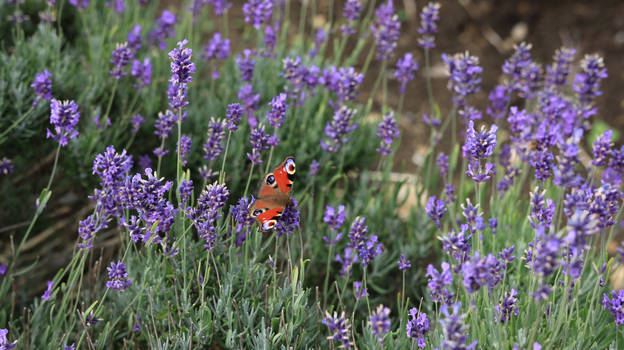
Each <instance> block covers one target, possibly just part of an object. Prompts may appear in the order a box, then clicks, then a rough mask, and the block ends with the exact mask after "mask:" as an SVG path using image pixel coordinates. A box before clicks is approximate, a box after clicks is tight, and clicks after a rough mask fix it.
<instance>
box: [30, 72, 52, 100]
mask: <svg viewBox="0 0 624 350" xmlns="http://www.w3.org/2000/svg"><path fill="white" fill-rule="evenodd" d="M51 78H52V73H50V72H48V70H47V69H44V70H43V72H42V73H37V74H35V80H34V81H33V83H32V84H30V87H31V88H33V90H35V95H36V96H35V100H34V101H33V103H32V105H33V106H36V105H37V103H39V100H46V101H50V100H51V99H52V79H51Z"/></svg>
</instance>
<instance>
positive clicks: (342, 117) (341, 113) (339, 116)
mask: <svg viewBox="0 0 624 350" xmlns="http://www.w3.org/2000/svg"><path fill="white" fill-rule="evenodd" d="M355 112H356V111H355V110H354V109H350V108H348V107H346V106H341V107H340V109H338V110H337V111H335V112H334V117H333V119H332V121H331V123H329V122H328V123H327V124H326V125H325V131H324V133H325V136H326V137H327V138H326V139H323V140H321V148H322V149H323V150H325V151H326V152H329V153H336V152H337V151H338V150H339V149H340V147H341V146H342V144H344V143H347V142H349V138H348V137H346V135H347V134H348V133H350V132H352V131H353V130H355V129H356V128H357V123H354V122H353V117H354V115H355Z"/></svg>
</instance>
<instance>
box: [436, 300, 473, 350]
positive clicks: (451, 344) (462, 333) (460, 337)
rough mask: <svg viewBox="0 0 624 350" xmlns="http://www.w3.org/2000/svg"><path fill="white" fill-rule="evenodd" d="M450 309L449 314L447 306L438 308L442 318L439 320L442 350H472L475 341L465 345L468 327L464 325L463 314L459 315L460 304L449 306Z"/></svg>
mask: <svg viewBox="0 0 624 350" xmlns="http://www.w3.org/2000/svg"><path fill="white" fill-rule="evenodd" d="M451 307H452V309H451V310H450V312H449V305H447V304H444V305H442V307H441V308H440V312H441V314H442V316H443V318H441V319H440V321H439V322H440V324H441V325H442V328H443V332H444V341H443V342H442V348H443V349H456V350H460V349H461V350H471V349H472V350H474V348H475V347H476V346H477V341H474V342H472V343H471V344H468V345H466V341H467V340H468V335H467V334H468V327H467V326H466V325H465V323H464V320H465V319H466V315H465V314H461V313H460V308H461V303H459V302H458V303H455V304H453V305H451Z"/></svg>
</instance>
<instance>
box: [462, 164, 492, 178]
mask: <svg viewBox="0 0 624 350" xmlns="http://www.w3.org/2000/svg"><path fill="white" fill-rule="evenodd" d="M495 170H496V169H495V168H494V164H492V163H485V165H484V167H483V168H482V167H481V165H480V163H479V162H478V161H472V162H470V163H468V170H466V175H468V176H470V178H472V179H473V180H474V182H476V183H481V182H485V181H487V180H489V179H490V178H491V177H492V175H494V172H495Z"/></svg>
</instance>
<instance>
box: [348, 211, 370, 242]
mask: <svg viewBox="0 0 624 350" xmlns="http://www.w3.org/2000/svg"><path fill="white" fill-rule="evenodd" d="M365 221H366V218H365V217H362V216H358V217H356V218H355V219H354V220H353V223H352V224H351V228H350V230H349V241H350V242H349V248H353V249H358V250H359V249H360V247H362V246H363V245H364V241H365V239H366V235H367V234H368V226H366V225H365V224H364V222H365Z"/></svg>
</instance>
